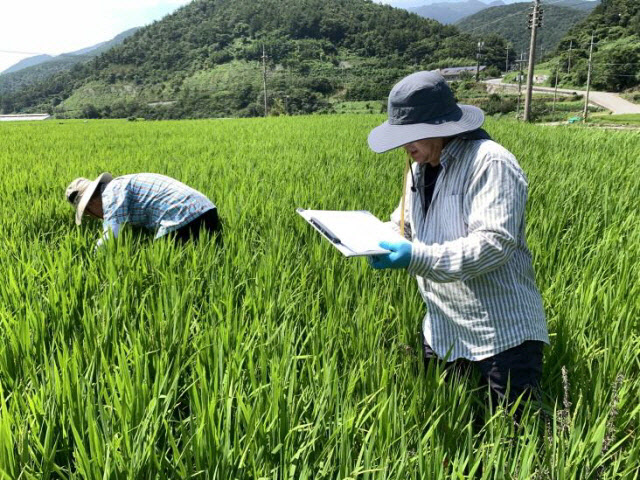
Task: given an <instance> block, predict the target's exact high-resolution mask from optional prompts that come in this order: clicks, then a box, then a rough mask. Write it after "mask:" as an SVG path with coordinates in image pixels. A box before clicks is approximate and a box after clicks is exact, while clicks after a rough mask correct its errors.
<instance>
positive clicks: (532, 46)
mask: <svg viewBox="0 0 640 480" xmlns="http://www.w3.org/2000/svg"><path fill="white" fill-rule="evenodd" d="M540 10H541V9H540V0H533V12H531V13H530V14H529V28H530V29H531V42H530V43H529V70H528V73H527V93H526V96H525V98H524V121H525V122H529V121H531V97H532V96H533V72H534V69H535V64H536V35H537V33H538V32H537V29H538V28H539V27H541V26H542V11H540Z"/></svg>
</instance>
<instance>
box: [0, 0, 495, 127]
mask: <svg viewBox="0 0 640 480" xmlns="http://www.w3.org/2000/svg"><path fill="white" fill-rule="evenodd" d="M476 42H477V38H475V37H474V36H471V35H465V34H460V33H459V31H458V29H457V28H455V27H451V26H444V25H441V24H439V23H437V22H435V21H432V20H427V19H423V18H420V17H419V16H418V15H415V14H412V13H409V12H407V11H404V10H400V9H394V8H391V7H389V6H386V5H380V4H377V3H372V2H370V1H367V0H260V1H257V0H233V1H232V0H196V1H194V2H193V3H191V4H189V5H187V6H185V7H183V8H181V9H179V10H178V11H177V12H175V13H174V14H172V15H169V16H167V17H166V18H164V19H163V20H162V21H159V22H156V23H154V24H152V25H150V26H148V27H145V28H143V29H142V30H140V31H138V32H137V33H136V34H135V35H133V36H132V37H131V38H129V39H128V40H127V41H125V42H124V44H122V45H121V46H119V47H115V48H113V49H111V50H110V51H108V52H106V53H105V54H103V55H101V56H100V57H98V58H97V59H95V60H93V61H91V62H89V63H88V64H85V65H76V66H75V67H74V68H73V69H72V71H70V72H67V73H62V74H58V75H55V76H53V77H51V78H49V79H47V80H45V81H43V82H40V83H38V84H36V85H33V86H31V87H29V88H27V89H22V90H21V91H19V92H16V93H14V94H12V95H5V96H3V98H2V108H3V110H4V111H5V112H9V111H25V110H33V109H39V110H41V109H45V110H48V111H51V112H53V113H56V114H58V115H69V116H85V117H91V116H93V117H97V116H105V117H122V116H129V115H145V116H148V117H152V118H182V117H206V116H243V115H261V114H263V113H264V107H263V106H262V105H263V101H262V67H261V59H262V51H263V50H262V48H263V45H264V48H265V50H266V54H267V59H266V65H267V77H268V89H269V99H268V101H269V107H270V109H271V111H272V112H278V111H286V112H288V113H298V112H311V111H317V110H322V109H324V108H326V106H327V99H328V98H330V97H336V96H337V97H339V98H342V99H345V100H370V99H381V98H384V97H385V96H386V95H387V94H388V91H389V88H390V87H391V86H392V85H393V83H394V82H395V81H397V80H398V79H399V78H400V77H401V76H403V75H404V74H406V73H408V72H410V71H414V70H415V69H418V68H437V67H444V66H458V65H470V64H474V63H475V59H474V58H475V46H476ZM505 46H506V44H505V42H504V41H502V40H500V39H498V40H496V41H495V42H493V43H492V46H491V48H492V49H493V48H495V50H496V51H498V50H499V51H503V50H504V48H505ZM488 58H489V57H488ZM496 58H497V57H496ZM501 64H502V63H501V61H500V63H497V60H496V65H501Z"/></svg>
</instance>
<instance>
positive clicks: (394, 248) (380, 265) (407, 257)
mask: <svg viewBox="0 0 640 480" xmlns="http://www.w3.org/2000/svg"><path fill="white" fill-rule="evenodd" d="M380 246H381V247H382V248H385V249H387V250H389V251H390V253H387V254H384V255H375V256H371V257H369V263H370V264H371V266H372V267H373V268H375V269H376V270H382V269H385V268H395V269H400V268H407V267H408V266H409V262H410V261H411V243H409V242H380Z"/></svg>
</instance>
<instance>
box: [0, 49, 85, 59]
mask: <svg viewBox="0 0 640 480" xmlns="http://www.w3.org/2000/svg"><path fill="white" fill-rule="evenodd" d="M0 53H8V54H15V55H48V56H50V57H53V58H59V57H68V58H75V57H94V56H95V55H92V54H90V53H61V54H59V55H52V54H51V53H42V52H21V51H18V50H0Z"/></svg>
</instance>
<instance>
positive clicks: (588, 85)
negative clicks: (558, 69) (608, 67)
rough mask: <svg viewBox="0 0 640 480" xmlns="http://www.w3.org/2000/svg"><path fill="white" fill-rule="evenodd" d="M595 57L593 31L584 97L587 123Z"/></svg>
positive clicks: (585, 120)
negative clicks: (592, 66)
mask: <svg viewBox="0 0 640 480" xmlns="http://www.w3.org/2000/svg"><path fill="white" fill-rule="evenodd" d="M592 58H593V33H591V47H589V70H587V94H586V95H585V97H584V112H583V115H582V117H583V120H582V121H583V122H584V123H587V116H588V115H589V91H590V89H591V59H592Z"/></svg>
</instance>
